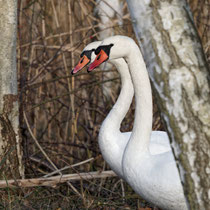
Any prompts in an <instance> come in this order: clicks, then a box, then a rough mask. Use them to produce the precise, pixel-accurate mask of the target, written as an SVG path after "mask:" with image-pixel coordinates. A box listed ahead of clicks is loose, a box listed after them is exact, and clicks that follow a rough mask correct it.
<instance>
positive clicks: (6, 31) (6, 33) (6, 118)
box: [0, 0, 24, 179]
mask: <svg viewBox="0 0 210 210" xmlns="http://www.w3.org/2000/svg"><path fill="white" fill-rule="evenodd" d="M16 13H17V1H16V0H0V17H1V18H0V37H1V38H0V174H1V177H0V179H8V178H19V177H23V176H24V168H23V164H22V155H21V146H20V138H19V109H18V96H17V71H16V28H17V24H16V22H17V18H16Z"/></svg>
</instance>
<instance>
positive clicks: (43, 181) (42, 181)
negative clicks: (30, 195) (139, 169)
mask: <svg viewBox="0 0 210 210" xmlns="http://www.w3.org/2000/svg"><path fill="white" fill-rule="evenodd" d="M115 176H117V175H116V174H115V173H114V172H113V171H102V172H97V171H96V172H95V171H94V172H89V173H78V174H66V175H62V176H53V177H48V178H34V179H16V180H1V181H0V188H6V187H37V186H50V187H54V186H56V185H57V184H60V183H64V182H67V181H77V180H81V179H85V180H89V179H102V178H108V177H115Z"/></svg>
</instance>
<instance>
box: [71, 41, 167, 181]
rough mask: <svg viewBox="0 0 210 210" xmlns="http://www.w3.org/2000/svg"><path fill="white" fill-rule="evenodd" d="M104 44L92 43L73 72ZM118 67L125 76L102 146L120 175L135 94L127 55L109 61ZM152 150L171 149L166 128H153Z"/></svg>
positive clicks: (104, 127)
mask: <svg viewBox="0 0 210 210" xmlns="http://www.w3.org/2000/svg"><path fill="white" fill-rule="evenodd" d="M100 44H101V41H95V42H92V43H90V44H88V45H87V46H86V47H85V48H84V49H83V51H82V53H81V55H80V57H81V58H80V60H79V62H78V64H77V65H76V66H75V68H74V69H73V70H72V72H71V73H72V74H75V73H77V72H78V71H80V70H81V69H83V68H84V67H85V66H87V65H88V64H89V63H91V62H93V61H94V60H95V58H96V55H95V53H94V51H95V49H96V48H97V47H98V46H99V45H100ZM109 62H110V63H112V64H113V65H115V67H116V68H117V70H118V72H119V74H120V76H121V86H122V89H121V91H120V95H119V97H118V99H117V101H116V103H115V105H114V106H113V108H112V110H111V111H110V112H109V114H108V116H107V117H106V119H105V120H104V121H103V123H102V126H101V128H100V131H99V147H100V150H101V153H102V155H103V158H104V159H105V161H106V162H107V163H108V165H109V166H110V168H111V169H112V170H113V171H114V172H115V173H116V174H117V175H118V176H119V177H120V178H123V179H124V177H123V172H122V165H121V164H122V156H123V153H124V150H125V147H126V144H127V142H128V140H129V138H130V136H131V132H120V125H121V122H122V120H123V119H124V117H125V115H126V113H127V112H128V110H129V107H130V105H131V102H132V98H133V95H134V90H133V84H132V81H131V77H130V73H129V69H128V65H127V63H126V62H125V60H124V59H123V58H119V59H113V60H110V61H109ZM149 149H150V152H151V154H157V153H160V152H165V151H169V150H171V147H170V143H169V139H168V136H167V134H166V132H163V131H153V132H152V135H151V144H150V147H149Z"/></svg>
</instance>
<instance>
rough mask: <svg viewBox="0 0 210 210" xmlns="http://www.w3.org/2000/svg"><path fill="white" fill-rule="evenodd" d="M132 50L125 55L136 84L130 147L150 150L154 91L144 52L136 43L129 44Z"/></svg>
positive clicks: (133, 149)
mask: <svg viewBox="0 0 210 210" xmlns="http://www.w3.org/2000/svg"><path fill="white" fill-rule="evenodd" d="M129 46H130V47H131V48H130V52H129V53H128V54H127V55H126V56H125V57H126V60H127V62H128V66H129V70H130V74H131V78H132V81H133V86H134V93H135V100H136V107H135V120H134V127H133V132H132V136H131V138H130V141H129V144H128V147H129V148H130V149H131V150H130V151H131V152H132V151H136V148H139V150H138V152H140V151H141V152H143V151H145V152H148V151H149V142H150V135H151V131H152V93H151V86H150V81H149V77H148V72H147V69H146V65H145V62H144V60H143V57H142V54H141V52H140V50H139V48H138V46H137V45H136V44H135V42H133V41H132V42H131V44H130V45H129Z"/></svg>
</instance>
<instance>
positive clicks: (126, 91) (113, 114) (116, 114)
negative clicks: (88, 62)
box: [102, 58, 134, 132]
mask: <svg viewBox="0 0 210 210" xmlns="http://www.w3.org/2000/svg"><path fill="white" fill-rule="evenodd" d="M110 62H111V63H112V64H114V65H115V67H116V68H117V70H118V72H119V74H120V77H121V91H120V95H119V96H118V99H117V101H116V103H115V104H114V106H113V108H112V109H111V111H110V112H109V114H108V116H107V117H106V119H105V120H104V122H103V124H102V127H103V128H107V129H109V131H107V132H110V131H114V132H116V131H119V130H120V125H121V122H122V120H123V119H124V117H125V115H126V113H127V112H128V110H129V107H130V105H131V102H132V98H133V94H134V90H133V84H132V81H131V77H130V73H129V69H128V65H127V63H126V62H125V60H124V59H123V58H119V59H113V60H110Z"/></svg>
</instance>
